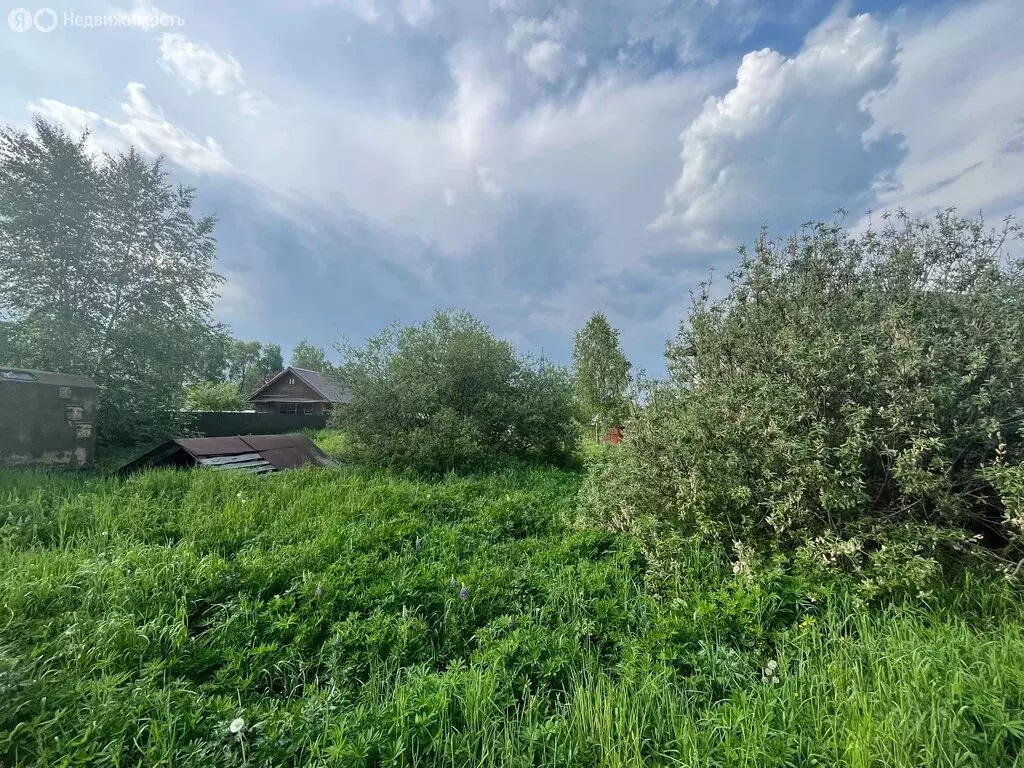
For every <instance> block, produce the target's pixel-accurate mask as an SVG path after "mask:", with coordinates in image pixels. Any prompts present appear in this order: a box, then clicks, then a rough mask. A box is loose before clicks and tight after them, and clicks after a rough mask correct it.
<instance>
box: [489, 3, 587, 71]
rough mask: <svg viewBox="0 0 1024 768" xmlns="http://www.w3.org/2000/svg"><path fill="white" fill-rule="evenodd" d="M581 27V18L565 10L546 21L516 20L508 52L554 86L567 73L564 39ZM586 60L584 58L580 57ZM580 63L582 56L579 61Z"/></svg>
mask: <svg viewBox="0 0 1024 768" xmlns="http://www.w3.org/2000/svg"><path fill="white" fill-rule="evenodd" d="M578 24H579V15H578V14H577V13H575V12H574V11H572V10H569V9H563V10H561V11H559V12H558V13H557V14H556V15H552V16H549V17H547V18H545V19H543V20H538V19H516V20H515V21H514V22H513V23H512V28H511V30H510V31H509V33H508V36H507V37H506V38H505V48H506V49H507V50H508V51H509V52H510V53H514V54H518V55H520V56H522V59H523V62H524V63H525V64H526V66H527V68H528V69H529V70H530V71H531V72H532V73H533V74H534V75H536V76H537V77H540V78H542V79H544V80H547V81H548V82H555V81H556V80H558V79H559V78H560V77H561V76H562V75H563V74H564V72H565V69H566V66H565V60H566V51H565V42H564V41H565V39H566V38H567V37H569V36H570V35H571V34H572V32H573V31H574V30H575V28H576V27H577V26H578ZM580 55H582V56H584V60H585V54H580ZM576 59H577V61H578V60H579V56H577V57H576Z"/></svg>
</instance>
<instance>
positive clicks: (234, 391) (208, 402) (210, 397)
mask: <svg viewBox="0 0 1024 768" xmlns="http://www.w3.org/2000/svg"><path fill="white" fill-rule="evenodd" d="M185 407H186V408H188V409H189V410H191V411H244V410H245V408H246V402H245V400H243V399H242V396H241V395H240V394H239V393H238V388H237V387H235V386H234V385H233V384H229V383H228V382H222V383H220V384H214V383H212V382H209V381H201V382H199V383H198V384H191V385H189V386H188V387H187V388H186V389H185Z"/></svg>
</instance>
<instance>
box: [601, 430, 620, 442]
mask: <svg viewBox="0 0 1024 768" xmlns="http://www.w3.org/2000/svg"><path fill="white" fill-rule="evenodd" d="M605 440H607V441H608V442H609V443H611V444H612V445H618V444H619V443H621V442H622V427H612V428H611V430H609V432H608V435H607V436H606V437H605Z"/></svg>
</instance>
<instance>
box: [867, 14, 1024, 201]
mask: <svg viewBox="0 0 1024 768" xmlns="http://www.w3.org/2000/svg"><path fill="white" fill-rule="evenodd" d="M1022 39H1024V14H1022V13H1021V5H1020V2H1019V1H1018V0H995V1H994V2H981V3H972V4H965V5H964V6H962V7H958V8H956V9H954V10H953V11H952V12H951V13H950V14H949V15H948V16H946V17H945V18H942V19H941V20H939V21H937V22H932V23H925V24H922V25H920V26H917V27H913V28H908V29H907V30H906V32H905V34H904V35H903V36H902V37H901V40H900V53H899V56H898V58H897V61H898V62H899V75H898V77H897V79H896V82H895V83H894V84H893V86H892V87H891V88H890V89H888V90H887V91H886V92H885V93H884V94H883V95H882V96H881V97H880V98H877V99H874V100H872V101H871V102H870V105H869V106H870V110H871V113H872V114H873V115H874V117H875V119H876V120H877V124H876V130H875V131H873V133H877V132H879V131H881V130H892V131H897V132H899V133H901V134H903V135H904V136H905V137H906V147H907V157H906V159H905V161H904V162H903V163H902V164H901V165H900V167H899V169H898V170H897V171H896V172H895V173H894V174H893V176H892V177H891V178H890V179H888V180H887V182H888V184H887V186H886V187H885V188H884V189H881V190H880V191H879V200H878V207H891V206H896V205H899V206H903V207H905V208H907V209H908V210H910V211H911V212H912V213H915V214H927V213H930V212H931V211H933V210H935V209H936V208H945V207H949V206H956V207H958V208H960V209H961V210H962V211H964V212H965V213H975V212H977V211H978V210H979V209H984V210H985V212H986V213H988V214H990V215H992V216H994V217H1001V216H1002V215H1004V214H1005V213H1010V212H1014V211H1018V212H1019V211H1020V208H1021V206H1022V205H1024V187H1022V183H1021V182H1022V179H1024V88H1022V87H1021V85H1020V84H1021V83H1022V82H1024V48H1022V47H1021V43H1020V41H1021V40H1022ZM1015 147H1016V151H1014V150H1015Z"/></svg>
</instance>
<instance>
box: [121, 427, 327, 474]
mask: <svg viewBox="0 0 1024 768" xmlns="http://www.w3.org/2000/svg"><path fill="white" fill-rule="evenodd" d="M333 465H334V461H333V460H331V458H330V457H329V456H328V455H327V454H326V453H324V452H323V451H321V450H320V449H319V448H317V446H316V444H315V443H314V442H313V441H312V440H310V439H309V438H308V437H306V436H305V435H299V434H291V435H245V436H244V437H243V436H241V435H238V436H235V437H179V438H177V439H174V440H168V441H167V442H166V443H163V444H162V445H159V446H157V447H156V448H154V449H153V450H151V451H149V452H148V453H144V454H143V455H142V456H140V457H139V458H137V459H135V460H134V461H131V462H129V463H127V464H125V465H124V466H123V467H121V469H120V470H118V471H119V473H120V474H125V475H126V474H131V473H132V472H138V471H140V470H143V469H150V468H154V467H182V468H187V467H209V468H210V469H214V470H217V471H229V472H243V473H248V474H255V475H264V474H267V473H269V472H277V471H278V470H281V469H296V468H298V467H302V466H316V467H330V466H333Z"/></svg>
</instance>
